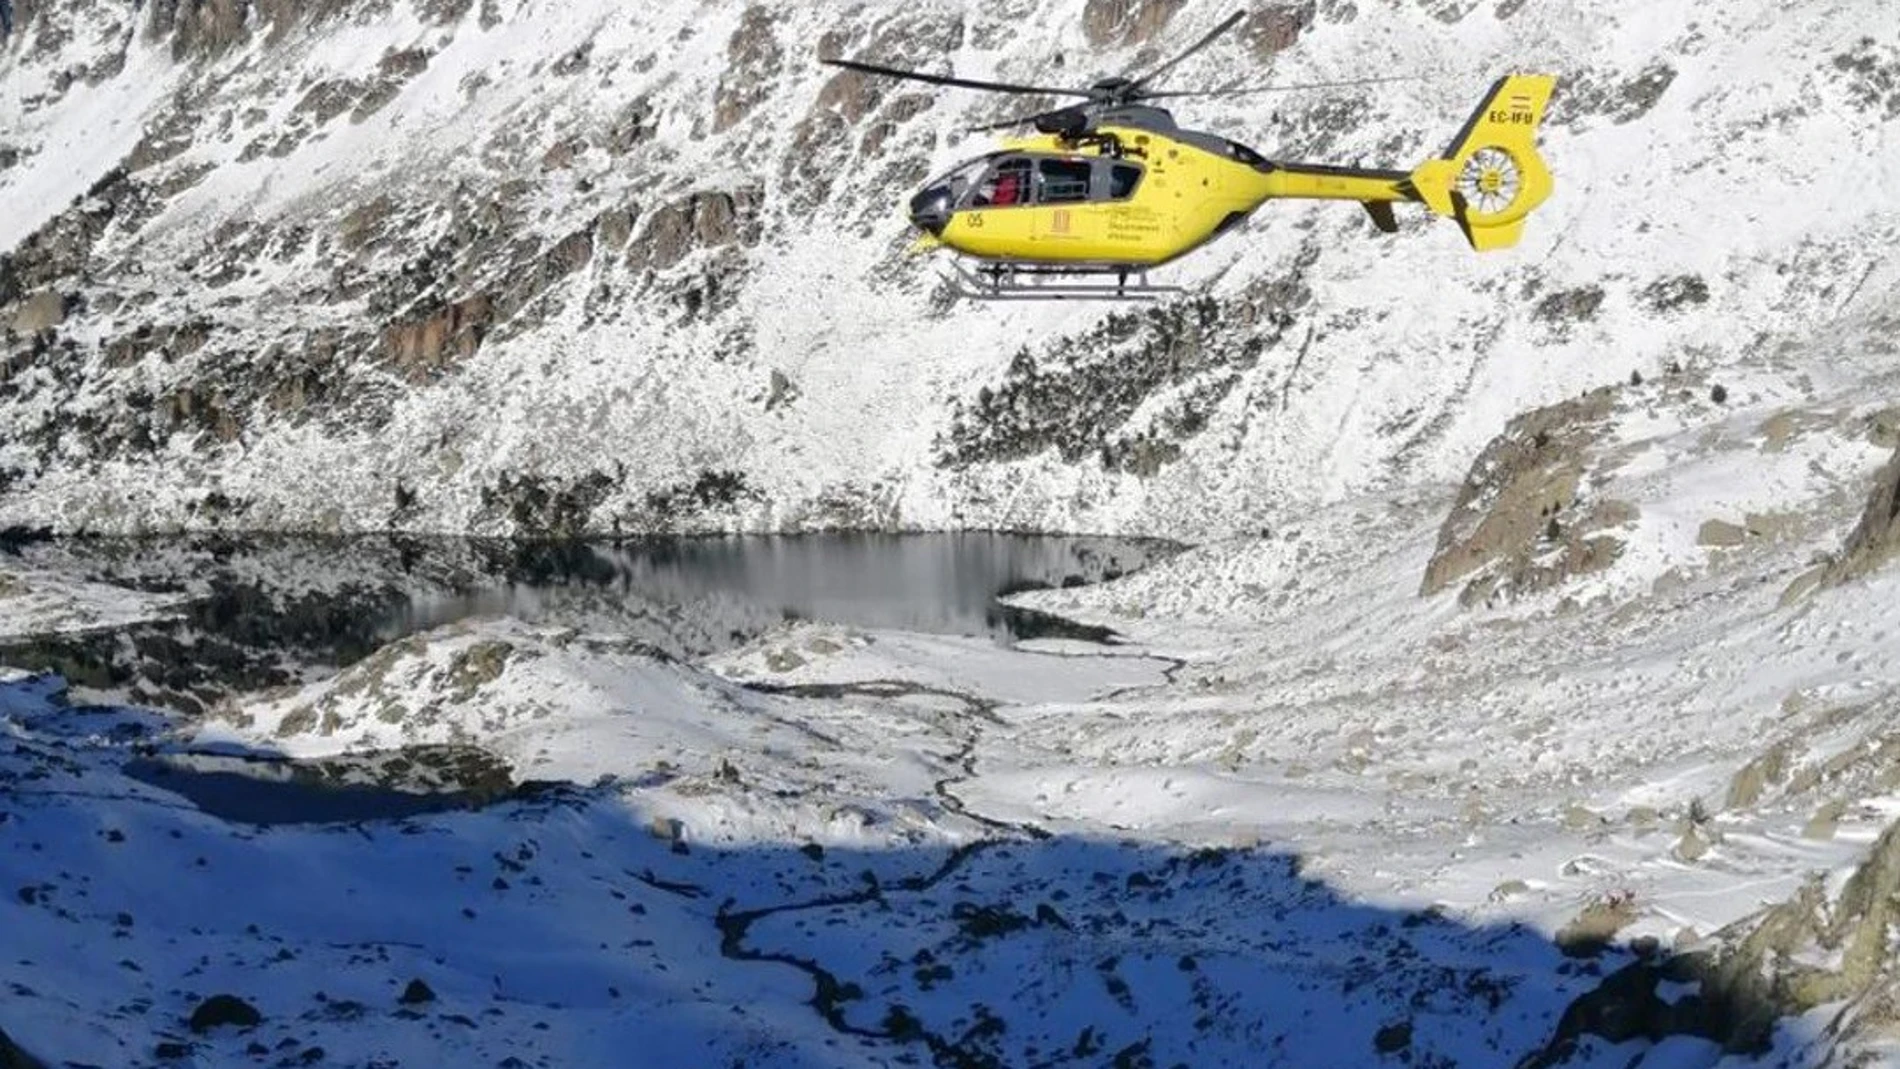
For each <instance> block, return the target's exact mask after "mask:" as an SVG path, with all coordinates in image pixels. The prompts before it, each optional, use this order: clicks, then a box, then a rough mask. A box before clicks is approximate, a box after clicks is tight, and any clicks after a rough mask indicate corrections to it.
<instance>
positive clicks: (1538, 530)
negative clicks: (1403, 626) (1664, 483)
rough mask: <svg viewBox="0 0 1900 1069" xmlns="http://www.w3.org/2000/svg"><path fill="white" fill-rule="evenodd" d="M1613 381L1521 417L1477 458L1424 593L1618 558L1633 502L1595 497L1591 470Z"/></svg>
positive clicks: (1558, 577) (1501, 589)
mask: <svg viewBox="0 0 1900 1069" xmlns="http://www.w3.org/2000/svg"><path fill="white" fill-rule="evenodd" d="M1615 399H1616V392H1615V390H1614V389H1613V388H1609V387H1605V388H1601V389H1597V390H1592V391H1591V392H1589V393H1587V394H1585V395H1584V396H1582V397H1579V398H1575V399H1572V400H1569V401H1564V402H1561V403H1559V404H1555V405H1551V406H1549V407H1546V408H1540V409H1536V410H1534V411H1531V412H1527V413H1525V414H1524V415H1521V416H1519V417H1517V418H1516V419H1513V420H1512V421H1511V422H1510V424H1509V425H1508V426H1506V427H1505V429H1504V433H1503V434H1501V435H1499V436H1498V437H1496V438H1494V439H1492V441H1491V444H1490V445H1488V446H1486V447H1485V449H1484V452H1483V453H1481V454H1479V456H1478V459H1477V461H1476V462H1474V463H1473V464H1472V466H1471V473H1470V474H1469V475H1468V476H1466V478H1465V482H1464V485H1463V486H1462V487H1460V488H1459V491H1458V497H1457V500H1456V501H1455V502H1454V503H1453V505H1452V509H1451V512H1450V514H1449V515H1447V516H1446V517H1445V522H1444V525H1443V526H1442V527H1440V528H1439V532H1438V549H1437V551H1436V552H1435V553H1434V554H1433V555H1432V560H1431V563H1430V564H1429V565H1427V566H1426V569H1425V578H1424V581H1423V583H1421V584H1420V587H1419V593H1421V594H1423V595H1427V596H1429V595H1432V594H1436V593H1438V592H1439V591H1441V590H1444V589H1446V588H1448V587H1450V586H1451V585H1452V584H1454V583H1458V582H1463V583H1464V584H1465V586H1464V589H1463V590H1462V591H1461V592H1460V594H1459V601H1460V602H1461V603H1463V604H1466V605H1471V604H1475V603H1479V602H1483V601H1485V600H1486V599H1488V598H1490V597H1491V596H1492V595H1494V594H1498V593H1505V592H1510V593H1525V592H1530V591H1536V590H1543V589H1548V588H1550V587H1553V586H1556V585H1557V584H1559V583H1561V582H1563V581H1564V580H1566V579H1568V578H1570V577H1572V576H1577V575H1585V574H1589V573H1591V572H1595V571H1601V570H1602V569H1604V568H1607V567H1609V566H1610V565H1611V564H1612V563H1614V562H1615V561H1616V558H1617V556H1618V554H1620V553H1621V552H1622V542H1621V540H1620V539H1618V538H1617V536H1616V535H1615V533H1614V528H1616V527H1618V526H1620V525H1623V524H1626V523H1628V522H1630V521H1631V520H1633V519H1635V518H1636V510H1635V507H1634V506H1632V505H1630V504H1628V503H1626V502H1622V501H1617V500H1614V499H1602V500H1591V495H1590V493H1589V487H1588V486H1587V485H1586V483H1585V475H1586V473H1587V472H1588V471H1589V470H1590V468H1591V466H1592V462H1593V460H1594V455H1595V452H1596V450H1597V445H1598V441H1599V439H1600V437H1601V435H1602V432H1603V430H1604V429H1605V427H1606V425H1607V421H1608V420H1609V417H1610V414H1611V412H1612V410H1613V409H1614V406H1615Z"/></svg>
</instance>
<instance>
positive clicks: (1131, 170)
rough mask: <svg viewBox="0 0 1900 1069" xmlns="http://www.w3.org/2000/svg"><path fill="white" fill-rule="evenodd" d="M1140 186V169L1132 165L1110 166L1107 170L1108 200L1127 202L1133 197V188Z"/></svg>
mask: <svg viewBox="0 0 1900 1069" xmlns="http://www.w3.org/2000/svg"><path fill="white" fill-rule="evenodd" d="M1140 184H1141V168H1139V167H1137V166H1135V165H1134V164H1132V163H1116V164H1110V165H1109V168H1108V199H1109V200H1127V199H1128V198H1129V197H1132V196H1134V195H1135V187H1136V186H1138V185H1140Z"/></svg>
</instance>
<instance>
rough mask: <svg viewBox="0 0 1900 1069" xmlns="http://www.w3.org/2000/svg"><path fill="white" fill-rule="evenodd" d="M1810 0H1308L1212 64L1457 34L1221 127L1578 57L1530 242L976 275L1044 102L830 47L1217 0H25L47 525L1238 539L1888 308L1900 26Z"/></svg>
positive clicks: (41, 513)
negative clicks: (1657, 378)
mask: <svg viewBox="0 0 1900 1069" xmlns="http://www.w3.org/2000/svg"><path fill="white" fill-rule="evenodd" d="M1812 6H1813V7H1814V8H1816V11H1815V12H1814V17H1813V18H1811V19H1809V20H1806V22H1805V25H1807V26H1820V27H1823V29H1821V30H1807V29H1803V30H1799V31H1797V30H1796V29H1794V28H1792V27H1785V28H1784V27H1782V26H1781V25H1780V22H1779V21H1778V20H1775V19H1772V18H1756V17H1755V14H1756V13H1757V12H1758V9H1759V11H1764V12H1766V11H1772V8H1771V7H1770V6H1769V5H1767V4H1766V0H1748V2H1745V3H1741V4H1736V5H1730V6H1729V8H1727V9H1725V10H1724V11H1722V12H1720V13H1716V14H1708V13H1706V12H1703V11H1700V10H1698V9H1696V8H1695V7H1694V6H1693V5H1690V4H1688V3H1686V2H1680V3H1678V2H1671V3H1665V4H1662V5H1656V4H1651V3H1643V4H1638V3H1635V2H1634V0H1631V2H1627V3H1619V4H1613V5H1611V6H1610V7H1609V8H1603V9H1597V10H1592V11H1590V12H1588V13H1582V12H1576V13H1573V12H1569V11H1560V10H1543V9H1540V8H1538V7H1537V6H1535V5H1521V4H1518V3H1514V2H1511V0H1504V2H1502V3H1496V4H1471V3H1457V4H1427V5H1419V4H1412V3H1406V2H1400V0H1377V2H1371V3H1344V2H1338V0H1326V2H1321V3H1317V4H1314V3H1306V4H1279V5H1269V6H1267V7H1263V8H1261V9H1259V10H1258V11H1255V12H1253V14H1252V15H1251V17H1250V18H1249V20H1248V21H1247V23H1246V24H1245V26H1244V27H1243V31H1244V32H1240V33H1237V34H1235V35H1234V36H1233V38H1232V39H1230V40H1227V41H1224V42H1222V43H1221V44H1219V45H1217V46H1216V47H1215V48H1213V49H1211V50H1209V52H1207V53H1206V54H1204V55H1203V56H1201V57H1198V58H1197V59H1196V60H1194V61H1192V62H1191V63H1190V64H1188V65H1186V66H1184V68H1183V69H1181V70H1180V71H1179V72H1177V75H1176V79H1177V84H1178V86H1179V87H1180V88H1207V87H1212V86H1216V85H1221V84H1226V83H1229V82H1232V81H1234V80H1236V79H1246V80H1255V79H1258V80H1274V79H1277V80H1282V81H1295V82H1297V81H1315V80H1317V81H1331V80H1338V79H1342V78H1350V77H1354V76H1363V75H1373V74H1389V73H1392V72H1394V71H1399V72H1409V71H1418V72H1430V77H1428V78H1421V79H1420V80H1418V81H1416V82H1409V83H1397V84H1394V85H1384V86H1379V87H1376V88H1369V89H1352V90H1344V91H1339V90H1333V91H1312V92H1308V93H1301V94H1293V95H1288V94H1277V95H1273V96H1259V97H1244V98H1235V99H1231V100H1221V101H1208V102H1201V101H1192V102H1183V104H1184V107H1183V108H1182V109H1181V116H1180V117H1181V118H1182V119H1183V120H1184V121H1186V122H1188V123H1189V124H1190V125H1200V126H1205V127H1209V128H1213V129H1218V130H1220V131H1222V132H1223V133H1228V134H1230V135H1232V136H1234V137H1236V138H1238V139H1240V140H1243V141H1246V142H1248V143H1251V144H1254V145H1255V146H1257V147H1259V148H1260V149H1261V150H1263V151H1265V152H1267V153H1268V154H1270V155H1279V156H1286V157H1305V158H1316V159H1322V160H1333V161H1345V162H1355V161H1357V162H1366V163H1391V164H1395V165H1408V166H1409V165H1410V164H1411V163H1413V162H1415V161H1416V159H1418V158H1421V157H1423V156H1425V155H1427V154H1429V153H1430V152H1432V151H1434V150H1435V149H1436V148H1437V146H1439V145H1441V144H1442V143H1443V142H1444V140H1445V138H1446V137H1447V136H1448V135H1449V133H1450V132H1451V131H1452V130H1454V129H1455V128H1456V127H1457V125H1458V124H1459V123H1460V122H1461V121H1462V120H1463V117H1464V115H1465V114H1466V112H1467V111H1468V109H1469V108H1470V107H1471V106H1472V105H1473V104H1474V103H1475V102H1476V99H1477V97H1478V94H1479V93H1480V92H1481V90H1482V89H1483V87H1484V86H1485V85H1487V84H1488V83H1489V82H1490V80H1491V79H1492V78H1493V77H1495V76H1496V75H1497V74H1498V73H1500V72H1501V71H1503V70H1505V69H1509V68H1512V67H1526V68H1531V67H1534V68H1537V69H1545V70H1551V71H1554V72H1555V73H1557V74H1558V75H1559V77H1560V79H1561V80H1562V85H1563V86H1564V88H1563V90H1562V95H1561V97H1560V100H1559V106H1558V109H1557V111H1556V112H1555V114H1554V116H1553V120H1552V123H1551V125H1550V128H1549V129H1548V131H1547V133H1546V135H1545V151H1546V155H1547V156H1548V157H1549V158H1550V160H1551V161H1552V164H1553V167H1554V169H1555V171H1556V173H1557V175H1558V181H1559V194H1558V197H1557V199H1556V200H1555V201H1553V202H1552V203H1551V204H1550V205H1549V206H1548V207H1547V208H1546V209H1545V210H1544V211H1543V212H1542V213H1541V214H1540V215H1539V216H1537V217H1536V218H1535V219H1534V220H1533V221H1532V223H1531V226H1530V231H1529V233H1528V235H1527V238H1526V242H1525V244H1524V245H1523V246H1522V247H1521V248H1519V249H1518V250H1515V251H1513V252H1509V253H1504V254H1500V255H1496V256H1492V257H1486V258H1480V257H1477V256H1476V255H1474V254H1472V253H1470V252H1469V251H1468V250H1467V249H1466V248H1464V247H1463V245H1462V243H1461V242H1460V241H1459V239H1458V237H1457V234H1456V232H1455V229H1454V228H1452V227H1450V226H1448V225H1447V226H1430V225H1427V224H1426V223H1424V222H1423V221H1422V220H1421V219H1418V218H1411V217H1408V218H1407V219H1406V220H1405V225H1404V227H1403V230H1402V232H1401V233H1400V234H1399V235H1396V236H1393V237H1383V236H1376V235H1374V234H1373V232H1372V231H1371V229H1370V227H1369V225H1368V224H1366V223H1365V221H1364V220H1363V218H1362V217H1361V213H1359V212H1357V211H1356V210H1355V209H1350V208H1348V207H1342V206H1325V205H1322V206H1304V205H1269V206H1267V207H1266V208H1265V209H1264V210H1263V211H1262V213H1261V214H1260V216H1258V217H1257V218H1256V220H1255V221H1254V222H1253V223H1252V224H1251V225H1250V226H1249V227H1248V228H1246V229H1244V230H1243V231H1242V232H1240V233H1238V234H1235V235H1232V236H1230V237H1228V238H1225V239H1223V240H1222V242H1220V243H1218V244H1217V245H1216V246H1214V247H1212V248H1210V249H1208V250H1206V251H1204V252H1203V253H1201V254H1198V255H1197V256H1195V257H1193V258H1191V259H1190V260H1188V261H1185V262H1183V263H1181V264H1179V265H1176V266H1175V267H1174V268H1171V269H1170V270H1171V273H1172V274H1173V276H1174V280H1175V281H1179V282H1183V283H1185V284H1187V285H1188V286H1190V287H1191V289H1192V290H1193V291H1194V294H1193V295H1192V296H1190V297H1189V298H1186V299H1183V300H1180V301H1176V302H1170V303H1167V304H1163V305H1159V306H1150V307H1136V308H1130V309H1114V308H1104V307H1100V306H1086V307H1072V306H1056V307H1027V308H1025V307H1016V306H1010V307H1000V308H999V307H984V306H969V305H958V304H954V303H952V302H949V301H947V300H946V299H945V295H944V291H943V288H942V286H941V283H940V282H939V281H938V279H937V276H936V274H935V272H934V270H933V268H932V267H931V266H930V264H929V263H928V261H924V260H919V259H916V258H912V257H907V256H906V255H904V254H903V252H902V249H903V245H904V243H905V240H906V237H905V235H904V233H903V226H902V221H901V218H900V215H899V211H898V206H899V205H900V204H901V203H902V200H903V198H904V197H905V196H906V195H907V194H908V192H909V191H910V190H911V188H912V187H913V186H914V185H915V184H917V183H918V182H920V181H922V180H923V179H924V178H925V177H926V176H927V175H928V174H929V173H930V172H932V171H933V170H936V169H939V168H942V167H945V166H947V165H948V164H950V163H952V162H954V161H956V160H958V159H961V158H964V157H967V156H970V155H974V154H976V153H978V152H980V151H983V150H985V149H987V148H988V147H989V146H990V144H991V143H990V142H988V141H986V140H984V139H981V138H971V137H968V136H966V135H964V134H962V133H961V130H962V129H963V128H964V127H966V126H967V125H969V124H971V123H974V122H978V121H984V120H989V119H994V118H997V117H998V116H1000V115H1002V114H1004V113H1006V110H1007V109H1009V108H1012V107H1014V106H1016V104H1017V103H1018V102H1014V101H1001V100H997V99H993V98H990V97H986V96H982V95H979V94H972V93H964V92H944V93H935V92H923V91H920V88H919V87H917V86H914V85H906V84H901V83H895V82H889V81H881V80H877V79H869V78H865V77H864V76H861V75H859V74H856V73H853V72H848V71H844V72H840V71H836V70H834V69H831V68H824V67H821V66H819V65H818V64H817V63H816V59H817V58H818V57H819V56H828V55H852V56H863V57H867V58H870V59H873V60H877V61H883V62H888V63H893V64H899V65H906V66H914V67H920V68H923V69H927V70H937V71H941V70H947V69H950V68H951V67H953V66H954V68H955V69H957V70H959V71H967V72H969V73H972V74H975V75H978V76H983V75H994V76H998V77H1007V78H1015V79H1032V80H1043V81H1055V82H1058V83H1068V82H1083V81H1087V80H1090V79H1092V78H1094V77H1096V76H1099V75H1101V74H1104V73H1110V72H1116V71H1124V70H1129V69H1135V68H1139V67H1140V66H1141V65H1143V64H1145V63H1151V62H1154V61H1155V60H1156V59H1158V58H1160V57H1162V56H1163V55H1165V54H1167V53H1168V52H1171V51H1172V50H1173V49H1175V48H1178V47H1180V46H1182V45H1184V44H1185V43H1187V42H1188V41H1191V40H1192V39H1194V37H1196V36H1198V35H1199V34H1200V33H1202V32H1205V30H1206V29H1207V28H1209V27H1210V26H1211V25H1212V24H1213V23H1214V22H1215V21H1217V20H1218V19H1219V18H1221V17H1223V16H1224V15H1225V14H1226V13H1227V12H1226V10H1225V9H1223V8H1220V7H1219V6H1218V5H1196V4H1183V3H1179V2H1176V0H1166V2H1161V0H1114V2H1105V0H1086V2H1079V0H1077V2H1065V3H1060V4H1054V5H1031V4H1020V3H1017V4H1001V5H984V6H982V7H981V8H980V9H977V8H970V7H968V6H966V5H958V4H949V3H939V2H926V3H921V4H911V5H904V6H902V7H901V8H900V7H886V6H879V5H862V4H859V5H849V6H845V7H836V8H833V7H826V8H823V9H809V8H807V7H804V6H801V5H792V4H785V3H771V2H751V3H748V2H740V0H731V2H725V0H722V2H719V3H713V4H657V5H644V6H642V7H640V8H638V9H627V8H625V7H623V6H621V5H610V4H587V3H574V4H567V5H555V6H552V7H550V6H543V5H528V4H523V3H519V2H518V0H325V2H323V3H317V4H291V3H284V2H281V0H166V2H163V3H155V4H149V5H146V6H144V7H141V8H136V9H133V10H126V9H124V8H122V7H115V6H111V5H106V6H101V5H97V4H88V3H81V2H78V0H17V2H16V3H15V4H14V6H13V14H14V18H13V28H12V32H11V34H10V35H9V36H7V37H6V39H5V40H4V43H3V44H0V49H3V50H4V51H3V52H0V55H4V60H3V61H0V82H3V83H4V84H5V87H6V93H5V98H6V99H12V100H17V101H18V103H17V105H16V110H15V111H14V113H13V114H12V115H10V116H9V120H10V121H9V122H8V123H7V124H6V125H5V126H4V127H3V128H0V199H3V200H4V202H5V203H6V204H7V207H8V211H7V212H6V213H5V218H4V222H0V353H3V354H4V356H3V357H0V427H4V428H5V435H4V438H0V523H7V524H25V525H33V526H52V527H55V528H59V529H65V530H91V531H131V530H146V529H162V528H179V527H184V528H253V529H254V528H298V529H315V530H334V529H383V528H390V529H400V530H442V529H449V530H472V531H480V532H491V533H509V532H516V533H550V532H569V531H591V532H612V531H645V530H673V529H687V530H701V529H730V528H781V529H798V528H808V527H827V526H840V525H845V526H859V525H880V526H897V527H943V526H1016V527H1040V528H1052V527H1063V528H1085V529H1115V530H1123V531H1143V532H1149V533H1162V534H1172V535H1181V536H1188V537H1197V536H1204V535H1209V534H1215V533H1221V532H1226V531H1230V530H1238V529H1249V528H1252V527H1257V526H1258V525H1259V523H1261V522H1263V520H1265V521H1269V522H1270V521H1271V520H1272V519H1273V518H1274V517H1276V516H1278V515H1282V514H1285V513H1287V512H1289V511H1297V510H1298V509H1300V508H1303V507H1306V506H1308V505H1311V504H1315V503H1323V502H1326V501H1330V500H1336V499H1339V498H1342V497H1346V496H1350V495H1355V494H1360V493H1365V492H1378V491H1380V490H1382V489H1384V488H1390V487H1394V486H1399V485H1406V484H1416V483H1419V482H1445V483H1449V482H1451V481H1453V480H1455V479H1456V478H1457V477H1458V476H1459V474H1460V473H1462V472H1463V471H1464V470H1465V469H1466V467H1467V465H1468V464H1469V463H1470V461H1471V458H1472V457H1473V456H1475V455H1476V454H1477V453H1478V452H1479V450H1480V449H1481V447H1482V446H1483V445H1484V443H1485V442H1486V441H1488V440H1489V439H1490V438H1491V437H1492V436H1493V435H1495V434H1496V433H1497V431H1498V430H1499V428H1500V427H1501V426H1502V425H1503V424H1504V422H1505V420H1506V419H1507V418H1509V417H1510V416H1512V415H1514V414H1515V413H1517V412H1519V411H1521V410H1523V409H1525V408H1528V407H1531V406H1534V405H1537V404H1542V403H1548V402H1552V401H1556V400H1560V399H1562V398H1565V397H1570V396H1575V395H1576V394H1578V393H1580V392H1582V391H1584V390H1586V389H1590V388H1594V387H1600V386H1604V385H1607V384H1610V383H1614V382H1619V381H1622V380H1623V379H1625V378H1626V377H1627V376H1629V374H1630V373H1631V372H1632V371H1638V372H1641V373H1643V374H1652V375H1653V374H1655V373H1657V372H1659V371H1661V370H1662V369H1663V368H1665V367H1667V366H1669V365H1670V364H1672V363H1673V364H1678V365H1681V366H1684V367H1687V368H1689V369H1690V370H1692V371H1698V370H1700V371H1706V370H1710V369H1718V370H1719V369H1724V368H1729V367H1736V366H1756V367H1759V366H1764V361H1767V360H1768V359H1769V356H1768V354H1771V353H1772V352H1773V351H1774V350H1775V348H1776V347H1777V346H1781V345H1784V344H1787V343H1789V342H1790V341H1794V342H1800V341H1804V340H1808V339H1811V338H1813V337H1815V336H1817V335H1821V334H1824V333H1825V332H1826V331H1828V330H1830V329H1834V327H1833V325H1834V324H1837V323H1838V322H1839V320H1840V318H1841V317H1843V316H1845V317H1848V318H1850V319H1852V318H1854V317H1861V316H1866V315H1870V314H1874V313H1875V312H1878V311H1880V310H1881V309H1882V308H1887V309H1890V308H1891V298H1890V297H1889V296H1888V294H1889V293H1890V292H1891V282H1892V280H1891V278H1890V277H1889V276H1890V275H1891V267H1887V268H1882V267H1881V266H1880V262H1881V256H1880V255H1879V254H1878V250H1880V249H1884V248H1886V247H1888V246H1889V245H1890V244H1891V239H1892V237H1893V235H1894V234H1895V233H1896V232H1900V220H1897V219H1896V216H1895V215H1894V213H1892V212H1891V211H1882V210H1881V209H1880V207H1879V205H1877V204H1869V203H1867V202H1866V201H1864V200H1863V199H1857V198H1849V199H1842V198H1830V197H1828V196H1826V195H1825V193H1826V190H1827V189H1828V188H1830V183H1835V182H1839V181H1841V180H1842V177H1841V176H1840V175H1837V174H1834V173H1832V172H1826V171H1816V170H1814V169H1813V168H1811V167H1810V166H1808V164H1807V162H1806V161H1807V160H1808V159H1809V158H1810V156H1811V155H1812V153H1813V151H1815V149H1816V147H1817V146H1825V148H1826V152H1827V154H1828V155H1829V156H1830V158H1880V155H1879V154H1880V153H1881V152H1883V151H1884V152H1888V153H1891V152H1892V151H1893V145H1894V138H1895V130H1896V128H1900V115H1897V114H1896V108H1895V103H1894V102H1895V100H1896V99H1900V98H1896V97H1895V95H1894V93H1893V91H1892V85H1893V84H1894V80H1895V77H1896V74H1897V72H1900V50H1896V49H1895V48H1894V47H1893V46H1892V45H1890V44H1887V43H1883V42H1881V41H1879V40H1878V39H1876V38H1872V37H1868V36H1867V33H1868V28H1869V27H1872V26H1875V25H1879V24H1882V18H1883V17H1884V14H1885V12H1884V11H1883V10H1882V9H1881V7H1880V5H1879V4H1878V3H1877V2H1876V0H1820V2H1817V3H1816V4H1814V5H1812ZM1051 40H1054V41H1060V42H1066V44H1065V45H1064V46H1063V47H1060V48H1057V49H1055V50H1053V51H1050V50H1047V49H1045V48H1044V47H1043V46H1042V45H1041V44H1039V43H1038V42H1046V41H1051ZM1763 57H1771V58H1763ZM1188 104H1191V105H1192V106H1191V107H1188V106H1186V105H1188ZM1637 176H1641V177H1640V180H1638V177H1637ZM1850 200H1851V203H1849V201H1850ZM1883 271H1885V272H1887V273H1886V274H1883V273H1882V272H1883Z"/></svg>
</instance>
